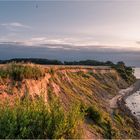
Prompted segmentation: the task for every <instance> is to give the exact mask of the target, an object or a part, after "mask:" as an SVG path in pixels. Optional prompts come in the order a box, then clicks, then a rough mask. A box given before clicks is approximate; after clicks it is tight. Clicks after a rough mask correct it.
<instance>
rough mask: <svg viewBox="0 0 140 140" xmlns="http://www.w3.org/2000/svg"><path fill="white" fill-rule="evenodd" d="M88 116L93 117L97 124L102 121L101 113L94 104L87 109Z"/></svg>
mask: <svg viewBox="0 0 140 140" xmlns="http://www.w3.org/2000/svg"><path fill="white" fill-rule="evenodd" d="M86 114H87V116H88V117H89V118H90V119H92V120H93V121H94V122H95V123H96V124H100V123H101V114H100V112H99V111H98V110H97V108H95V107H94V106H90V107H88V108H87V110H86Z"/></svg>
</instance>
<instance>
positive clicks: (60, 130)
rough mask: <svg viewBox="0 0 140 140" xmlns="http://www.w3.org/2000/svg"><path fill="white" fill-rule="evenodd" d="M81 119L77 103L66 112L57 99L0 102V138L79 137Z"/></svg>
mask: <svg viewBox="0 0 140 140" xmlns="http://www.w3.org/2000/svg"><path fill="white" fill-rule="evenodd" d="M82 119H83V118H82V115H81V113H80V109H79V107H78V106H73V107H71V108H70V110H69V111H68V112H66V111H64V109H63V108H62V106H61V105H60V103H59V101H58V100H57V99H55V100H54V101H52V102H51V104H48V103H45V102H44V100H43V98H42V97H41V98H39V99H37V100H34V101H31V100H30V99H29V98H26V99H24V100H23V101H21V100H20V99H17V100H16V103H15V105H14V106H11V105H10V104H9V103H8V102H7V103H6V104H4V105H3V106H0V138H2V139H3V138H7V139H23V138H33V139H37V138H38V139H39V138H41V139H42V138H54V139H55V138H57V139H58V138H80V136H81V131H80V130H79V127H80V125H81V123H82Z"/></svg>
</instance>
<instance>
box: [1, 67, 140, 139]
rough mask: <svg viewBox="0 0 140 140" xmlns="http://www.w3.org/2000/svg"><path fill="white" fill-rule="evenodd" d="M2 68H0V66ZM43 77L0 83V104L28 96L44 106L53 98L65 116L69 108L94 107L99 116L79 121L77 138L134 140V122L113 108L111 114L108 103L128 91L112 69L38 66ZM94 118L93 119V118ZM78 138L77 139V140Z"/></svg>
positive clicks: (2, 80) (135, 135) (86, 116)
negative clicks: (41, 98)
mask: <svg viewBox="0 0 140 140" xmlns="http://www.w3.org/2000/svg"><path fill="white" fill-rule="evenodd" d="M2 67H3V66H2ZM39 67H40V68H41V69H43V72H44V75H43V76H41V78H23V79H22V80H15V79H12V78H9V77H8V78H1V79H0V102H1V104H2V103H4V101H5V100H8V102H10V103H14V100H15V99H16V97H17V96H19V97H20V98H21V99H22V100H23V99H24V98H25V97H26V96H27V95H28V96H29V97H30V99H32V100H34V99H36V98H38V97H40V96H41V95H43V98H44V100H45V102H46V103H47V102H50V101H51V99H52V98H57V99H58V100H59V101H60V104H61V105H62V106H63V108H64V110H65V111H66V112H67V111H69V108H70V106H71V105H72V104H75V103H76V104H79V103H80V105H81V106H82V108H84V109H85V108H86V112H88V111H89V110H90V109H89V108H90V107H92V106H94V108H96V111H97V113H99V114H100V121H97V122H96V121H95V120H94V116H93V118H92V117H91V116H90V115H89V114H90V113H91V112H92V111H91V112H90V113H89V112H88V113H86V115H85V116H84V118H83V121H82V125H81V126H80V128H79V129H81V130H82V132H83V133H82V134H81V135H80V137H81V138H138V137H139V134H140V133H139V128H137V127H135V122H134V121H133V119H131V118H130V117H129V115H127V114H125V113H124V112H122V111H121V109H119V108H116V109H114V110H113V112H112V111H111V108H110V106H109V101H110V99H112V98H113V97H114V96H115V95H117V94H118V91H119V90H120V89H122V88H126V87H128V84H127V82H126V81H125V80H124V79H122V77H121V76H120V75H119V74H118V72H117V71H116V70H115V69H112V68H110V67H107V66H102V67H100V66H98V67H88V66H39ZM95 118H96V116H95ZM80 137H79V138H80Z"/></svg>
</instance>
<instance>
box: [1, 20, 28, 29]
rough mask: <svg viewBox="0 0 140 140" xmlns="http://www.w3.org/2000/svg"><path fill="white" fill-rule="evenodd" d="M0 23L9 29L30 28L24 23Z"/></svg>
mask: <svg viewBox="0 0 140 140" xmlns="http://www.w3.org/2000/svg"><path fill="white" fill-rule="evenodd" d="M0 25H1V26H3V27H5V28H6V29H8V30H10V31H18V30H20V29H30V28H31V27H30V26H27V25H24V24H22V23H19V22H10V23H1V24H0Z"/></svg>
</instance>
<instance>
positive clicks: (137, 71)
mask: <svg viewBox="0 0 140 140" xmlns="http://www.w3.org/2000/svg"><path fill="white" fill-rule="evenodd" d="M134 75H135V76H136V78H138V79H140V68H135V73H134Z"/></svg>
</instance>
